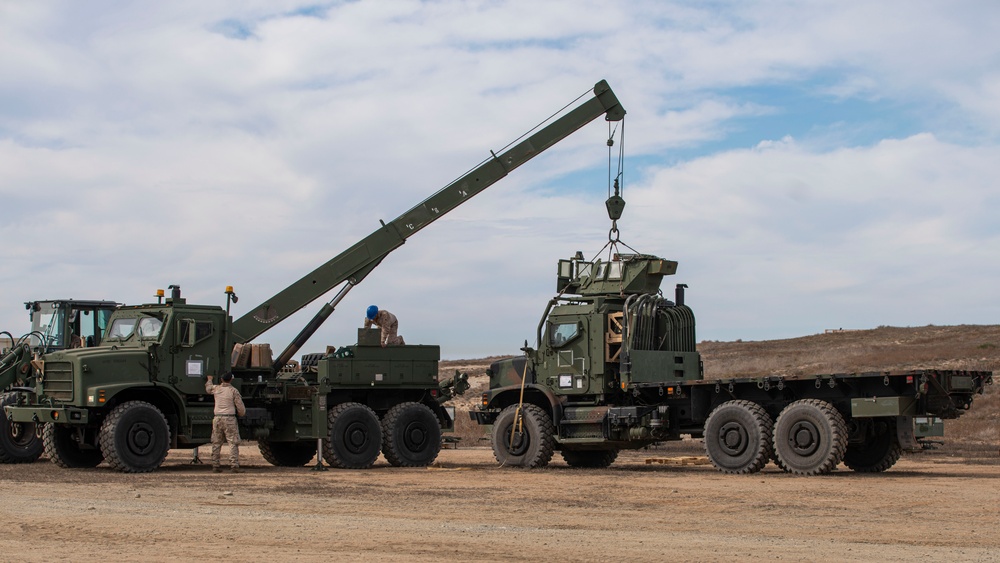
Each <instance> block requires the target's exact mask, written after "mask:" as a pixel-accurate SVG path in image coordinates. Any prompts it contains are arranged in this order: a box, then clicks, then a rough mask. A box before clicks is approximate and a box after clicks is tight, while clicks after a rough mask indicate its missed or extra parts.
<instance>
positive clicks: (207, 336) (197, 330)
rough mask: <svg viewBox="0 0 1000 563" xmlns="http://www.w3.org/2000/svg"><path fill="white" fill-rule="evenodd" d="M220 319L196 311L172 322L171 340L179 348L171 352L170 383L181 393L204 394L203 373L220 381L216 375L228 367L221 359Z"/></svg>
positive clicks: (219, 374)
mask: <svg viewBox="0 0 1000 563" xmlns="http://www.w3.org/2000/svg"><path fill="white" fill-rule="evenodd" d="M219 322H220V320H219V319H216V318H214V317H212V316H210V315H204V314H198V313H185V314H182V315H179V316H178V318H177V320H176V321H174V324H175V326H174V339H175V340H174V342H175V346H176V349H177V350H179V351H178V353H176V354H173V358H174V366H173V374H172V377H171V382H172V383H173V384H174V386H175V387H176V388H177V390H178V391H180V392H181V393H186V394H189V395H196V394H204V393H205V376H206V375H212V376H214V377H215V382H216V383H219V377H220V376H221V375H222V374H223V373H225V371H226V369H227V368H228V366H226V365H223V364H222V363H221V362H220V359H221V358H220V353H219V348H220V346H219V338H221V337H222V331H221V329H220V326H219Z"/></svg>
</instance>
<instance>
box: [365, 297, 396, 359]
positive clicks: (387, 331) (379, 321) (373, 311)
mask: <svg viewBox="0 0 1000 563" xmlns="http://www.w3.org/2000/svg"><path fill="white" fill-rule="evenodd" d="M372 325H375V326H377V327H379V328H380V329H382V336H381V338H380V339H379V340H380V341H381V342H382V347H383V348H385V347H386V346H402V345H403V344H406V343H405V342H403V337H402V336H399V335H397V334H396V332H397V331H398V330H399V320H398V319H396V315H393V314H392V313H390V312H389V311H386V310H384V309H379V308H378V307H376V306H375V305H372V306H370V307H368V310H367V311H366V316H365V328H371V326H372Z"/></svg>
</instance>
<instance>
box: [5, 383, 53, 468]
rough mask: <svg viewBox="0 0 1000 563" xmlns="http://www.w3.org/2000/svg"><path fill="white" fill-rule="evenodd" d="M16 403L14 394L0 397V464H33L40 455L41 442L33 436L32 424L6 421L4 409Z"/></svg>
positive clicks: (33, 425) (33, 426)
mask: <svg viewBox="0 0 1000 563" xmlns="http://www.w3.org/2000/svg"><path fill="white" fill-rule="evenodd" d="M16 402H17V394H16V393H4V394H3V395H0V417H3V420H2V421H0V463H34V462H35V461H37V460H38V458H39V457H40V456H41V455H42V450H43V449H44V446H43V445H42V440H41V439H39V437H38V436H37V435H35V423H34V422H11V421H9V420H7V417H6V414H5V411H4V410H3V408H4V407H6V406H7V405H14V404H15V403H16Z"/></svg>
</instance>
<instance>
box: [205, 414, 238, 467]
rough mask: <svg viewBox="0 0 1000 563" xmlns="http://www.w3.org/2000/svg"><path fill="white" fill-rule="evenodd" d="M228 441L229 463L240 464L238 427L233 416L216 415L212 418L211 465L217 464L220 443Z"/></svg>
mask: <svg viewBox="0 0 1000 563" xmlns="http://www.w3.org/2000/svg"><path fill="white" fill-rule="evenodd" d="M223 442H229V465H230V466H231V467H239V466H240V427H239V424H238V423H237V422H236V417H235V416H219V415H216V416H215V418H214V419H213V420H212V466H213V467H218V466H219V458H220V457H221V456H222V443H223Z"/></svg>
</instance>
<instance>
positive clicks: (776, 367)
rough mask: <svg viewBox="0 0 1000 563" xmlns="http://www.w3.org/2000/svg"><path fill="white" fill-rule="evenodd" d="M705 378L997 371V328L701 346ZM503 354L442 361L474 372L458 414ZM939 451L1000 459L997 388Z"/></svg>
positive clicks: (465, 423)
mask: <svg viewBox="0 0 1000 563" xmlns="http://www.w3.org/2000/svg"><path fill="white" fill-rule="evenodd" d="M698 350H699V351H700V352H701V354H702V359H703V360H704V363H705V377H706V378H707V379H713V378H723V377H737V376H759V375H768V374H778V375H808V374H814V373H851V372H864V371H901V370H910V369H918V368H925V369H926V368H936V369H953V370H988V371H993V372H995V373H998V374H1000V325H988V326H979V325H961V326H925V327H915V328H900V327H879V328H876V329H871V330H845V331H838V332H830V333H825V334H817V335H812V336H803V337H799V338H790V339H786V340H762V341H736V342H717V341H704V342H701V343H700V344H698ZM496 359H499V356H498V357H492V358H484V359H481V360H453V361H445V362H441V373H442V375H451V374H453V373H454V372H455V370H456V369H457V370H460V371H464V372H466V373H468V374H469V376H470V382H471V383H472V385H473V387H472V389H470V390H469V392H467V393H466V394H465V396H464V397H462V398H461V400H460V401H457V402H456V404H457V405H458V407H459V410H464V411H467V410H468V408H469V405H470V404H471V403H474V402H476V401H478V400H479V398H480V395H481V393H482V392H483V390H484V389H485V388H486V387H487V385H488V381H487V378H486V375H485V373H486V368H487V367H488V366H489V364H490V363H491V362H493V361H495V360H496ZM945 426H946V437H945V442H946V444H945V446H944V447H943V448H942V450H941V451H942V452H944V453H948V452H955V451H959V450H961V451H962V452H963V453H965V454H966V455H970V456H973V457H980V458H992V459H994V460H997V461H998V462H1000V455H998V448H1000V385H992V386H990V387H988V388H987V391H986V394H985V395H983V396H980V397H977V398H976V400H975V402H974V403H973V406H972V409H971V410H970V411H969V412H968V413H966V414H965V415H964V416H962V417H961V418H960V419H958V420H953V421H948V422H947V423H946V425H945ZM457 432H458V434H459V435H460V436H462V437H463V441H464V442H465V443H466V444H470V445H471V443H479V444H484V443H485V442H484V441H482V440H481V439H480V438H482V437H483V436H484V434H483V432H482V429H480V428H478V427H476V426H474V425H473V424H472V423H471V422H470V421H469V419H468V415H466V414H464V412H462V413H460V414H459V420H458V428H457Z"/></svg>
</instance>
